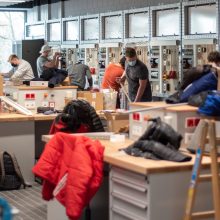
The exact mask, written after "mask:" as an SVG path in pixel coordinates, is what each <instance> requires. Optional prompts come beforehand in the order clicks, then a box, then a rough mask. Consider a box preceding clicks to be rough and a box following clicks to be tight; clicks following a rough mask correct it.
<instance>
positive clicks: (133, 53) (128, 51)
mask: <svg viewBox="0 0 220 220" xmlns="http://www.w3.org/2000/svg"><path fill="white" fill-rule="evenodd" d="M136 55H137V54H136V50H135V49H134V48H132V47H127V48H126V51H125V57H129V58H133V57H135V56H136Z"/></svg>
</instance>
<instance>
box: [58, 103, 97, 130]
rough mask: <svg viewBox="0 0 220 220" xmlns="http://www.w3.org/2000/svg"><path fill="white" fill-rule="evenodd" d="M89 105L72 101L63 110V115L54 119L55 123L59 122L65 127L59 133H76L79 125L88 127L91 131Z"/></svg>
mask: <svg viewBox="0 0 220 220" xmlns="http://www.w3.org/2000/svg"><path fill="white" fill-rule="evenodd" d="M90 108H91V106H90V104H89V103H88V102H86V101H83V100H79V99H78V100H72V101H70V102H69V103H68V104H67V105H66V106H65V107H64V109H63V113H61V114H60V115H58V116H57V117H56V120H55V121H56V122H58V121H59V120H61V121H62V122H63V123H64V124H65V127H64V128H63V129H61V131H63V132H65V131H70V132H76V131H77V129H79V128H80V125H81V124H84V125H88V127H89V128H90V131H93V124H92V119H91V116H90Z"/></svg>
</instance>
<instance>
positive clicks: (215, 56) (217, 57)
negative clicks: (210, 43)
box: [207, 51, 220, 63]
mask: <svg viewBox="0 0 220 220" xmlns="http://www.w3.org/2000/svg"><path fill="white" fill-rule="evenodd" d="M207 59H208V61H209V62H213V63H219V62H220V53H219V52H218V51H212V52H210V53H209V55H208V57H207Z"/></svg>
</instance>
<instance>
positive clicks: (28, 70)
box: [1, 54, 34, 81]
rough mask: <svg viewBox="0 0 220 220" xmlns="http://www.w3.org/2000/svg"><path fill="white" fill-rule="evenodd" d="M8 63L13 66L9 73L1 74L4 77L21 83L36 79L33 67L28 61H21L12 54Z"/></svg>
mask: <svg viewBox="0 0 220 220" xmlns="http://www.w3.org/2000/svg"><path fill="white" fill-rule="evenodd" d="M8 62H9V63H10V64H11V66H12V69H11V70H10V71H9V72H8V73H1V75H2V76H4V77H9V78H10V79H11V80H20V81H30V80H32V79H33V78H34V73H33V70H32V67H31V65H30V63H28V62H27V61H26V60H23V59H20V58H19V57H18V56H17V55H15V54H11V55H10V56H9V58H8Z"/></svg>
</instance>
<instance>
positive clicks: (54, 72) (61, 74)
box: [41, 68, 68, 88]
mask: <svg viewBox="0 0 220 220" xmlns="http://www.w3.org/2000/svg"><path fill="white" fill-rule="evenodd" d="M67 75H68V73H67V71H65V70H60V69H54V68H51V69H47V70H44V71H43V74H42V75H41V78H42V79H43V80H44V81H49V82H48V87H50V88H53V87H54V86H55V85H56V84H60V83H61V82H63V81H64V80H65V78H66V77H67Z"/></svg>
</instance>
